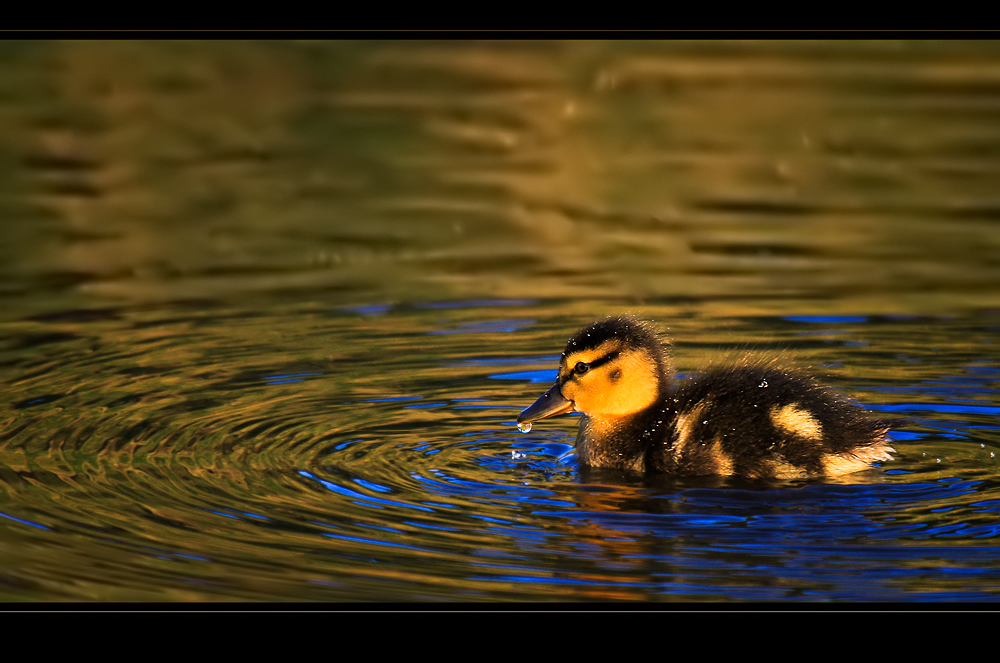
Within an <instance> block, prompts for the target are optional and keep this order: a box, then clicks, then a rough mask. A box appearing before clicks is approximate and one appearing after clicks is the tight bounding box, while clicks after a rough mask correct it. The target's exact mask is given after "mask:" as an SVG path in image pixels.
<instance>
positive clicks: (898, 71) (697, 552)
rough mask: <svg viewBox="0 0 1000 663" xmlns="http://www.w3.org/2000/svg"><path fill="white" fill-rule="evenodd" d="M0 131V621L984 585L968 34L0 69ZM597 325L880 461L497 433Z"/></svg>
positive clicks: (989, 578)
mask: <svg viewBox="0 0 1000 663" xmlns="http://www.w3.org/2000/svg"><path fill="white" fill-rule="evenodd" d="M0 146H2V148H3V149H2V150H0V228H2V229H3V230H2V231H0V385H2V386H0V600H6V601H228V600H250V601H256V600H264V601H297V600H308V601H390V602H396V601H420V602H431V601H483V602H490V601H539V602H549V601H571V602H572V601H581V602H582V601H648V602H671V601H715V602H726V603H727V604H733V605H739V604H740V603H741V602H745V601H804V602H816V601H824V602H825V601H866V602H868V601H872V602H873V601H911V602H951V601H993V600H996V599H997V598H998V595H1000V561H998V560H1000V471H998V470H1000V458H998V457H997V454H998V453H1000V435H998V431H1000V428H998V422H997V417H998V414H1000V398H998V396H997V394H998V392H997V389H998V381H1000V363H998V360H1000V348H998V347H997V338H998V334H997V332H998V330H1000V258H998V256H1000V225H998V223H1000V197H998V196H997V193H996V187H995V181H996V180H997V177H998V175H1000V48H998V47H997V45H996V44H993V43H984V42H970V43H967V42H952V43H925V42H919V43H910V42H843V43H842V42H837V43H826V42H781V43H770V42H721V43H716V42H695V43H686V42H625V43H618V42H611V43H603V42H527V43H522V42H501V43H493V42H471V43H470V42H461V43H436V42H419V41H411V42H403V43H396V42H363V43H355V42H329V43H327V42H278V43H271V42H269V43H254V42H221V43H213V42H202V43H197V42H195V43H188V42H162V43H146V42H40V43H17V42H12V43H5V44H4V45H2V47H0ZM626 311H628V312H632V313H634V314H636V315H639V316H641V317H644V318H647V319H649V320H652V321H654V322H655V324H656V326H657V328H658V329H659V330H660V331H661V333H662V334H663V335H664V336H665V337H669V338H670V339H671V341H672V342H673V351H674V356H675V362H676V365H677V369H678V371H679V372H680V373H681V374H682V375H695V374H697V373H698V372H699V371H702V370H704V369H705V368H707V367H708V366H710V365H713V364H714V363H718V362H720V361H722V360H724V359H725V358H726V357H733V356H738V355H741V354H743V353H745V352H747V351H748V350H749V351H752V352H755V353H758V354H761V355H763V356H768V357H776V358H778V359H779V360H780V361H781V362H783V363H785V364H787V365H789V366H793V367H797V368H800V369H803V370H806V371H808V372H810V373H812V374H814V375H816V376H817V377H818V378H820V379H821V380H822V381H823V382H825V383H827V384H829V385H831V386H832V387H833V388H835V389H836V390H838V391H840V392H842V393H845V394H848V395H849V396H850V397H852V398H853V399H855V400H856V401H857V402H858V403H860V404H861V405H863V406H864V407H866V408H868V409H870V410H871V411H873V412H874V413H875V414H877V415H878V416H879V417H882V418H885V419H888V420H891V421H893V422H894V424H895V426H896V427H895V429H894V430H893V431H892V432H891V437H892V440H893V442H892V444H893V446H894V447H895V448H896V450H897V452H898V453H897V454H896V456H897V457H896V459H895V460H893V461H891V462H885V463H882V464H880V465H879V466H877V467H874V468H872V469H870V470H866V471H863V472H858V473H855V474H850V475H846V476H842V477H837V478H832V479H825V480H794V481H792V480H785V481H777V480H775V481H763V480H746V479H737V478H729V477H699V478H677V477H666V476H637V475H631V474H625V473H620V472H611V471H606V470H604V471H602V470H594V469H587V468H581V467H580V466H578V464H577V462H576V456H575V452H574V446H573V441H574V438H575V430H576V427H577V425H578V419H577V418H576V417H575V416H567V417H562V418H558V419H551V420H546V421H543V422H539V423H537V424H536V425H535V426H534V427H533V429H532V430H531V431H530V432H528V433H525V434H522V433H520V432H518V430H517V428H516V427H515V420H516V417H517V414H518V412H519V411H520V410H521V409H522V408H524V407H525V406H527V405H529V404H530V403H531V402H532V401H533V400H534V399H535V398H536V397H537V396H538V395H539V394H540V393H541V392H542V391H543V390H544V389H546V388H548V386H549V385H550V384H551V382H552V380H553V379H554V377H555V368H556V365H557V363H558V355H559V352H560V351H561V350H562V347H563V345H564V343H565V340H566V338H567V337H568V336H569V335H570V334H571V333H573V332H574V331H576V330H577V329H578V328H579V327H581V326H582V325H584V324H586V323H588V322H590V321H592V320H594V319H596V318H598V317H601V316H604V315H609V314H618V313H622V312H626Z"/></svg>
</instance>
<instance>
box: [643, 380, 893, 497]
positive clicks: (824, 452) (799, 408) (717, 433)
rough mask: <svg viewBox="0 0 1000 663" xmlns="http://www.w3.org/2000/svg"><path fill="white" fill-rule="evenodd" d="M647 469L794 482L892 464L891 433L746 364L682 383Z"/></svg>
mask: <svg viewBox="0 0 1000 663" xmlns="http://www.w3.org/2000/svg"><path fill="white" fill-rule="evenodd" d="M664 407H665V410H667V411H669V412H667V411H665V412H664V414H667V415H668V416H667V417H666V419H667V420H668V421H670V423H671V425H670V426H669V428H668V429H667V430H665V431H664V433H663V437H662V440H661V441H660V442H659V443H657V444H654V445H653V446H652V447H651V449H650V451H649V455H648V456H647V465H646V466H647V468H648V469H651V470H653V471H657V472H669V473H672V474H689V475H699V474H736V475H742V476H748V477H761V478H763V477H775V478H797V477H808V476H824V475H825V476H834V475H839V474H846V473H848V472H855V471H858V470H861V469H864V468H866V467H868V466H870V465H871V464H872V463H873V462H877V461H882V460H891V459H892V457H891V456H890V455H889V453H890V452H892V451H893V449H892V447H890V446H889V445H888V444H887V440H886V433H887V432H888V430H889V426H888V425H887V424H886V423H885V422H882V421H878V420H876V419H873V418H871V417H869V416H868V415H867V414H866V413H865V411H864V410H862V409H861V408H859V407H857V406H856V405H854V404H852V403H851V402H849V401H848V400H846V399H844V398H843V397H840V396H838V395H836V394H834V393H832V392H830V391H828V390H827V389H825V388H823V387H821V386H819V385H817V384H816V383H815V382H813V381H812V380H811V379H809V378H808V377H806V376H803V375H800V374H797V373H794V372H790V371H784V370H781V369H778V368H775V367H772V366H770V365H768V364H763V363H760V364H753V363H745V364H740V365H735V366H730V367H726V368H722V369H716V370H713V371H710V372H708V373H706V374H704V375H702V376H701V377H699V378H696V379H694V380H690V381H688V382H686V383H682V384H681V385H680V386H679V387H678V388H677V389H676V391H675V392H674V393H673V394H672V395H670V396H668V397H667V399H666V402H665V406H664Z"/></svg>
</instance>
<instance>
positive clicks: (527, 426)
mask: <svg viewBox="0 0 1000 663" xmlns="http://www.w3.org/2000/svg"><path fill="white" fill-rule="evenodd" d="M517 430H519V431H521V432H522V433H530V432H531V423H530V422H527V421H525V422H518V423H517Z"/></svg>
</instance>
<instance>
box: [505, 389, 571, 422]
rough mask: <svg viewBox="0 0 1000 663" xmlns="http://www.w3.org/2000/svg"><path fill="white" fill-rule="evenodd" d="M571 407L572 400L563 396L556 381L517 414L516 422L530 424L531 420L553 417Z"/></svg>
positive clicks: (567, 410)
mask: <svg viewBox="0 0 1000 663" xmlns="http://www.w3.org/2000/svg"><path fill="white" fill-rule="evenodd" d="M572 409H573V401H568V400H566V399H565V398H563V395H562V391H560V389H559V383H558V382H557V383H555V384H554V385H552V388H551V389H549V390H548V391H546V392H545V393H544V394H542V395H541V397H539V399H538V400H537V401H535V402H534V403H532V404H531V406H530V407H528V408H526V409H525V410H524V412H522V413H521V414H520V415H518V417H517V423H519V424H530V423H531V422H532V421H538V420H539V419H546V418H548V417H554V416H556V415H557V414H563V413H564V412H569V411H570V410H572Z"/></svg>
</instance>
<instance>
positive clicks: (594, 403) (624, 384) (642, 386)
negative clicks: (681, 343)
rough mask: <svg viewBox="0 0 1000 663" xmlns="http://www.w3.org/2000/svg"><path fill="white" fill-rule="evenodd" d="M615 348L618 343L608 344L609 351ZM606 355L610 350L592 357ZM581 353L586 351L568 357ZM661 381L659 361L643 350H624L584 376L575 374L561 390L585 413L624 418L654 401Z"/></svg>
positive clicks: (574, 356)
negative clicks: (657, 366) (657, 367)
mask: <svg viewBox="0 0 1000 663" xmlns="http://www.w3.org/2000/svg"><path fill="white" fill-rule="evenodd" d="M601 347H604V346H603V345H602V346H601ZM615 347H617V346H616V345H615V344H611V345H609V350H608V351H611V350H614V348H615ZM597 349H598V350H600V349H601V348H597ZM587 354H590V353H587ZM606 354H607V352H603V353H597V352H594V353H593V354H592V355H591V356H592V357H593V359H600V358H601V357H603V356H605V355H606ZM581 355H584V353H574V354H573V355H571V356H570V357H569V358H568V359H569V360H573V359H577V357H579V356H581ZM577 361H583V359H577ZM567 363H569V362H568V361H567ZM573 365H574V366H575V364H573ZM659 384H660V376H659V374H658V372H657V369H656V361H655V360H654V359H653V358H652V357H651V356H649V354H648V353H646V352H644V351H641V350H640V351H636V352H627V353H622V354H621V355H620V356H619V357H618V358H617V359H614V360H612V361H609V362H608V363H606V364H603V365H601V366H598V367H597V368H593V369H591V370H589V371H587V372H586V373H584V374H583V375H577V376H573V377H572V378H570V379H569V380H567V382H566V383H565V384H564V385H563V388H562V393H563V396H564V397H565V398H568V399H569V400H571V401H573V404H574V405H575V407H576V409H577V410H578V411H580V412H583V413H585V414H588V415H595V416H605V417H624V416H627V415H630V414H635V413H636V412H640V411H642V410H645V409H646V408H648V407H649V406H650V405H652V404H653V403H655V402H656V399H657V398H658V397H659V395H660V394H659Z"/></svg>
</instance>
